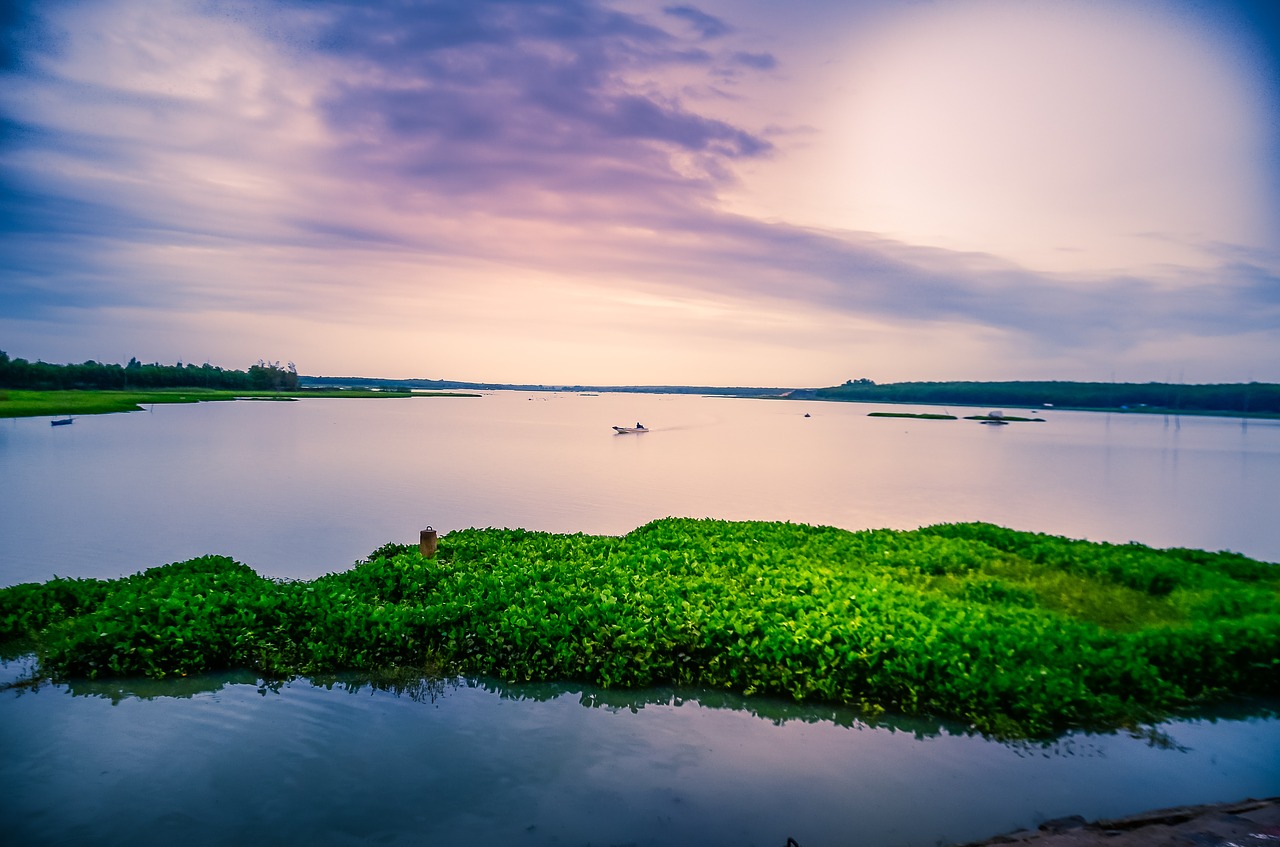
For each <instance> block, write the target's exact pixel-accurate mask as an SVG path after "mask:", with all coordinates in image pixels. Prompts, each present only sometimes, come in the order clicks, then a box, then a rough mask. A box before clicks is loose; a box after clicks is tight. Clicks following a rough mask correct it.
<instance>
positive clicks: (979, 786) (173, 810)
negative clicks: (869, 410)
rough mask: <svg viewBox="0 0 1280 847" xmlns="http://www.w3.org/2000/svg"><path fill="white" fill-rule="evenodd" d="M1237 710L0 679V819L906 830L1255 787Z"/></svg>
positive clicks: (32, 832)
mask: <svg viewBox="0 0 1280 847" xmlns="http://www.w3.org/2000/svg"><path fill="white" fill-rule="evenodd" d="M25 668H26V670H27V671H29V670H30V668H31V665H30V664H29V663H28V664H27V665H25ZM5 673H6V675H7V678H8V679H10V681H13V680H15V679H19V678H21V677H22V676H23V674H24V670H23V667H20V666H19V664H16V663H10V664H8V665H6V667H5ZM1242 708H1243V709H1244V713H1246V714H1253V713H1254V711H1255V710H1254V709H1253V708H1244V707H1242ZM1237 718H1238V716H1237V715H1230V716H1224V717H1221V718H1218V719H1200V720H1179V721H1172V722H1169V723H1167V724H1161V725H1160V726H1159V727H1157V728H1156V729H1157V730H1158V734H1152V735H1150V736H1149V737H1147V738H1135V737H1132V736H1131V735H1130V734H1128V733H1123V732H1122V733H1112V734H1090V733H1072V734H1069V735H1066V736H1064V737H1062V738H1060V739H1056V740H1054V741H1053V742H1052V743H1024V744H1007V743H992V742H991V741H988V740H986V739H983V738H981V737H979V736H975V735H973V734H971V733H969V732H968V731H967V730H966V728H965V727H963V726H955V725H952V724H947V723H943V722H936V721H927V720H903V719H900V718H895V717H892V716H888V717H885V718H883V719H877V721H875V722H872V721H869V720H863V719H862V718H860V717H859V716H858V715H857V714H856V713H854V712H852V711H849V710H843V709H838V708H831V707H825V708H810V707H806V706H802V705H798V704H795V703H789V702H785V701H776V700H768V699H764V698H757V697H752V698H743V697H740V696H737V695H733V694H730V693H725V692H715V691H701V690H683V689H678V688H662V689H650V690H645V691H615V690H602V689H598V688H594V687H590V686H581V685H551V684H539V685H513V684H508V683H503V682H500V681H496V680H492V679H484V678H479V679H476V678H451V679H445V680H439V679H429V678H428V679H423V678H418V679H416V680H415V679H412V678H410V677H409V676H407V675H406V676H405V677H403V678H398V679H395V678H382V679H369V678H367V677H366V678H362V677H359V676H355V675H339V676H334V677H327V678H316V679H294V680H288V681H264V680H261V679H258V678H256V677H254V676H253V675H252V674H244V673H230V674H214V675H203V676H198V677H187V678H184V679H178V680H172V681H161V682H155V681H147V680H115V681H111V682H104V681H92V682H91V681H83V680H77V681H73V682H70V683H67V684H61V683H60V684H56V685H51V684H47V683H40V684H38V685H37V686H36V687H34V688H11V689H10V690H9V692H7V693H5V694H3V695H0V749H3V750H4V751H5V755H4V756H2V757H0V789H3V790H0V816H3V818H4V819H5V820H6V822H7V827H8V828H7V830H6V836H11V837H12V838H13V840H14V843H33V844H34V843H90V842H91V843H94V844H100V845H115V844H119V845H126V844H127V845H130V847H138V845H150V844H155V845H162V844H163V845H169V844H173V843H189V844H209V845H214V844H227V843H256V842H258V841H260V840H261V836H262V834H263V833H271V836H272V839H273V841H277V842H278V843H284V844H300V845H302V844H306V845H311V844H316V843H350V844H357V843H371V842H374V841H387V842H394V843H405V844H432V843H436V844H439V843H455V842H456V843H464V842H465V843H467V844H468V845H495V847H496V845H510V844H517V843H518V844H521V845H547V846H548V847H551V845H565V844H576V845H583V844H636V845H655V847H656V846H657V845H669V844H694V843H696V844H699V845H723V847H742V845H748V844H759V845H781V844H783V843H785V841H786V838H787V837H788V836H791V837H794V838H795V839H796V840H797V841H798V842H799V843H801V844H805V845H811V844H816V845H840V844H849V843H857V844H859V845H862V847H931V845H935V844H937V843H939V842H942V843H956V842H962V841H967V840H973V839H978V838H983V837H987V836H990V835H993V834H995V833H998V832H1007V831H1011V830H1014V829H1018V828H1022V827H1027V826H1034V825H1036V823H1038V822H1039V821H1042V820H1045V819H1048V818H1054V817H1061V816H1065V815H1071V814H1081V815H1084V816H1085V817H1088V818H1098V817H1115V816H1118V815H1121V814H1127V813H1132V812H1137V811H1140V810H1142V809H1146V808H1156V807H1160V806H1170V805H1177V804H1180V803H1189V802H1205V801H1208V800H1213V799H1239V798H1242V797H1246V796H1251V795H1253V796H1262V795H1263V794H1268V793H1272V794H1273V793H1275V788H1276V786H1277V785H1280V762H1277V761H1276V759H1275V756H1274V750H1275V749H1278V748H1280V721H1277V720H1274V719H1260V718H1257V717H1249V718H1247V719H1244V720H1241V719H1237ZM1165 736H1167V737H1171V738H1174V739H1176V743H1173V744H1168V743H1164V737H1165ZM1153 741H1154V742H1156V743H1152V742H1153Z"/></svg>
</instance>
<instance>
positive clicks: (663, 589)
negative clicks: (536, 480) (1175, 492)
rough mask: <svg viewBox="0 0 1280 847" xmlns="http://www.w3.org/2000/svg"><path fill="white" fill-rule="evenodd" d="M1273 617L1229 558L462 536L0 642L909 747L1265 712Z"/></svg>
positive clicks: (194, 578)
mask: <svg viewBox="0 0 1280 847" xmlns="http://www.w3.org/2000/svg"><path fill="white" fill-rule="evenodd" d="M1277 600H1280V571H1277V570H1276V568H1275V567H1274V566H1270V565H1265V564H1262V563H1259V562H1254V561H1251V560H1249V559H1246V558H1244V557H1242V556H1237V555H1234V554H1210V553H1203V552H1199V551H1191V550H1165V551H1161V550H1152V549H1150V548H1146V547H1142V546H1140V545H1133V544H1130V545H1109V544H1091V543H1087V542H1079V541H1070V540H1068V539H1063V538H1054V537H1051V536H1044V535H1037V534H1033V533H1022V532H1014V531H1011V530H1005V529H1001V528H999V527H995V526H991V525H988V524H951V525H942V526H936V527H928V528H924V529H921V530H917V531H913V532H892V531H887V530H880V531H869V532H856V533H855V532H846V531H843V530H837V529H832V528H826V527H809V526H802V525H795V524H787V523H756V522H743V523H732V522H726V521H710V520H704V521H696V520H687V519H667V520H661V521H655V522H654V523H651V524H648V525H646V526H643V527H640V528H639V529H637V530H635V531H634V532H632V533H630V534H629V535H627V536H625V537H623V538H614V537H606V536H586V535H581V534H576V535H554V534H550V533H536V532H526V531H523V530H496V529H490V530H463V531H459V532H454V533H450V534H449V535H447V536H446V537H445V538H443V539H441V544H440V552H439V555H438V556H437V557H436V558H434V559H424V558H422V557H421V556H420V555H418V553H417V552H416V551H414V550H413V549H412V548H406V546H405V545H388V546H386V547H383V548H380V549H379V550H378V551H375V554H374V555H373V556H371V557H370V558H369V559H367V560H365V561H362V562H360V563H357V565H356V566H355V567H353V568H352V569H351V570H349V571H346V572H343V573H336V574H328V575H326V576H324V577H320V578H319V579H316V580H313V581H310V582H281V581H273V580H267V579H263V578H262V577H259V576H258V575H257V574H255V573H254V572H253V571H252V570H251V569H250V568H248V567H247V566H245V565H242V564H239V563H236V562H233V561H231V560H230V559H226V558H222V557H216V556H208V557H203V558H199V559H193V560H191V561H188V562H181V563H177V564H173V565H167V566H164V567H159V568H152V569H150V570H148V571H144V572H142V573H139V574H136V575H134V576H132V577H128V578H125V579H121V580H111V581H101V580H52V581H50V582H48V583H45V584H43V585H20V586H13V587H11V588H6V589H0V639H3V638H5V637H14V636H25V637H29V638H31V639H32V640H33V641H34V642H35V644H36V648H37V650H38V652H39V655H40V661H41V668H42V670H44V671H45V672H47V673H49V674H51V675H55V676H56V677H57V678H75V677H88V678H99V679H102V678H116V679H119V678H129V677H134V676H146V677H152V678H168V677H177V678H183V677H186V678H190V677H193V676H195V675H197V674H200V673H203V672H207V671H209V670H215V669H220V668H234V667H245V668H250V669H252V673H253V674H254V675H256V676H261V677H264V678H267V679H291V678H294V677H296V676H299V675H304V676H308V677H311V678H315V679H319V678H322V677H323V676H324V675H333V674H337V673H339V672H355V673H360V674H364V675H365V678H366V679H367V680H368V681H367V683H366V684H368V685H371V686H375V685H379V684H381V685H385V686H387V690H395V689H396V688H397V686H399V687H400V688H401V689H403V690H405V691H406V692H409V691H411V690H419V691H420V693H421V696H425V697H431V696H433V694H432V693H431V691H430V690H429V689H411V688H406V686H412V685H413V683H410V682H408V681H407V677H403V676H402V677H400V681H399V682H397V676H396V674H397V671H395V669H396V668H410V669H414V671H425V673H423V674H422V676H425V677H435V678H448V677H451V676H455V675H456V674H457V673H461V672H465V673H468V674H482V675H490V676H495V677H499V678H501V679H503V680H506V681H508V682H522V683H527V682H539V681H551V680H574V681H577V682H579V683H590V684H593V685H598V686H600V687H601V688H602V689H608V690H609V691H623V692H632V691H636V690H643V689H650V688H652V687H653V686H656V685H675V686H686V687H690V688H697V689H699V690H702V691H708V690H709V691H725V692H730V693H734V694H745V695H763V696H768V697H780V698H786V699H790V700H792V701H795V702H804V703H810V704H811V703H826V704H839V705H838V706H834V707H833V706H828V707H821V708H825V709H827V710H828V711H829V713H830V718H828V719H831V720H837V721H843V720H848V721H854V720H857V721H865V722H871V721H875V720H877V719H878V718H877V716H878V715H880V714H882V713H887V712H888V713H896V714H905V715H912V716H915V717H916V718H918V719H919V720H920V722H921V723H919V724H918V725H917V726H916V727H913V728H912V729H911V730H910V731H912V732H918V733H924V734H929V733H932V732H937V731H939V727H940V726H941V725H940V724H937V722H936V721H935V720H934V719H933V718H931V717H930V716H933V715H943V716H949V717H950V718H952V719H955V720H957V721H960V722H961V724H960V725H962V726H964V727H965V729H963V730H961V731H964V732H969V731H974V732H981V733H986V734H990V735H994V736H999V737H1015V738H1016V737H1021V738H1026V737H1052V736H1054V735H1056V734H1058V733H1060V732H1062V731H1063V730H1066V729H1069V728H1090V727H1102V728H1105V727H1117V726H1138V725H1143V724H1149V723H1151V722H1153V721H1155V720H1158V719H1160V718H1162V717H1164V716H1167V715H1169V714H1173V713H1176V712H1177V711H1178V710H1180V709H1184V708H1192V707H1194V708H1203V707H1204V706H1205V704H1209V703H1212V702H1215V701H1218V700H1221V699H1223V698H1224V697H1225V696H1227V695H1228V694H1237V695H1238V694H1250V693H1252V694H1257V695H1274V694H1276V693H1280V613H1278V612H1277V608H1280V604H1278V603H1277ZM388 669H391V670H388ZM433 669H434V673H432V670H433ZM379 674H387V675H388V676H386V678H385V679H383V681H382V682H379V681H378V680H379V679H380V677H379V676H378V675H379ZM131 684H133V683H131ZM267 688H269V686H267ZM264 690H265V689H264ZM521 696H534V695H530V694H523V695H521ZM549 696H553V695H549ZM612 696H613V695H612V694H610V695H609V697H612ZM643 699H644V696H643V695H633V694H630V693H624V694H622V695H620V703H621V704H622V705H621V706H620V707H622V708H639V707H641V706H642V705H643V703H642V702H641V701H643ZM761 702H762V703H763V702H766V701H761ZM748 708H749V709H758V710H760V711H761V714H762V716H767V715H766V714H765V713H766V712H775V714H776V716H775V717H771V718H770V719H775V720H788V719H795V718H793V717H790V716H789V715H788V714H787V713H786V712H785V711H777V707H775V706H772V705H769V706H764V705H760V706H750V707H748ZM805 708H807V707H805ZM846 708H851V709H855V710H856V712H851V713H849V714H854V715H856V716H857V717H856V718H855V717H842V716H844V715H846V712H844V711H842V710H843V709H846Z"/></svg>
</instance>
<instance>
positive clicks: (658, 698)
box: [0, 655, 1280, 756]
mask: <svg viewBox="0 0 1280 847" xmlns="http://www.w3.org/2000/svg"><path fill="white" fill-rule="evenodd" d="M0 667H4V668H5V669H6V670H7V671H8V673H6V680H5V681H4V682H2V683H0V692H5V693H11V694H13V695H14V696H21V695H22V694H25V693H35V692H38V691H40V690H41V689H43V688H52V689H55V690H62V691H65V692H66V693H67V694H70V695H71V696H72V697H88V698H99V699H104V700H107V701H109V702H110V703H111V704H112V705H119V704H120V703H121V702H123V701H125V700H131V699H132V700H155V699H176V700H184V699H186V700H189V699H192V698H195V697H198V696H200V695H208V694H214V693H216V692H219V691H221V690H223V689H224V688H227V687H228V686H252V687H254V688H256V690H257V693H258V694H259V695H261V696H267V695H269V694H274V695H279V694H281V693H282V691H284V690H285V689H286V688H288V687H291V686H294V685H308V686H310V687H312V688H315V689H322V690H325V691H334V692H341V693H346V694H375V693H376V694H385V695H391V696H392V697H396V698H404V699H406V700H409V701H412V702H415V703H422V704H435V703H437V702H438V701H440V700H441V699H443V698H446V697H448V696H450V695H451V694H453V693H456V692H457V691H459V690H460V689H475V690H477V691H482V692H485V693H488V694H491V695H494V696H495V697H497V698H498V699H499V700H502V701H511V702H515V703H522V702H530V703H548V702H552V701H557V700H561V699H565V700H576V701H577V702H578V704H579V705H580V706H582V707H583V708H586V709H599V710H604V711H607V712H611V713H620V712H626V713H630V714H633V715H636V714H640V713H641V712H642V711H644V710H645V709H646V708H651V709H652V708H655V707H656V708H658V709H660V710H667V709H679V708H682V707H686V706H687V707H689V708H692V709H699V710H710V711H728V712H735V713H739V714H742V715H749V716H750V717H751V718H754V719H757V720H760V721H763V722H766V723H768V724H770V725H772V726H775V727H783V726H786V725H788V724H796V723H798V724H813V725H817V724H823V725H828V726H832V727H841V728H845V729H854V730H882V731H885V732H888V733H890V734H898V733H902V734H905V735H909V736H911V737H912V738H914V739H916V740H921V741H923V740H926V739H932V738H938V737H942V736H947V737H955V738H975V739H981V740H982V741H985V742H988V743H995V744H1000V745H1003V746H1005V747H1008V748H1009V749H1012V750H1015V751H1018V752H1019V753H1020V754H1024V755H1040V756H1079V755H1083V754H1084V753H1083V749H1084V748H1083V747H1082V745H1085V744H1087V740H1088V739H1089V738H1093V737H1099V736H1121V735H1123V736H1127V737H1129V738H1131V739H1134V740H1138V741H1142V742H1143V743H1144V744H1146V745H1147V746H1148V747H1151V748H1154V749H1160V750H1169V751H1175V752H1188V750H1189V748H1188V747H1186V746H1185V745H1183V744H1181V743H1179V742H1178V741H1177V739H1176V738H1175V737H1174V735H1173V732H1174V731H1176V727H1177V726H1178V725H1185V724H1187V723H1197V724H1209V725H1213V724H1217V723H1218V722H1220V721H1221V722H1246V723H1247V722H1250V721H1258V720H1270V721H1275V720H1277V719H1280V700H1268V699H1265V698H1256V697H1255V698H1237V699H1234V700H1231V701H1227V702H1224V703H1219V704H1214V705H1212V706H1209V707H1204V708H1202V709H1199V710H1197V711H1195V712H1187V713H1185V714H1182V715H1181V716H1180V717H1179V718H1178V719H1177V720H1175V721H1166V722H1163V723H1160V724H1158V725H1146V726H1142V727H1136V728H1129V729H1119V730H1102V731H1099V730H1073V731H1071V732H1066V733H1063V734H1062V735H1059V736H1057V737H1052V738H1039V739H1005V738H992V737H990V736H987V735H984V734H983V733H981V732H978V731H976V730H974V729H973V728H972V727H971V726H969V725H967V724H965V723H962V722H959V721H949V720H942V719H937V718H931V717H924V716H907V715H896V714H892V713H882V714H877V715H867V714H864V713H862V712H860V711H858V710H857V709H854V708H851V707H846V706H840V705H833V704H823V703H797V702H795V701H792V700H783V699H775V698H771V697H762V696H759V695H753V696H750V697H747V696H744V695H742V694H737V693H734V692H731V691H719V690H714V689H696V688H677V687H671V686H667V687H656V688H644V689H614V688H600V687H598V686H593V685H585V684H582V683H572V682H541V683H510V682H504V681H502V680H499V679H495V678H491V677H461V676H457V677H434V676H424V675H422V674H421V673H420V672H414V671H412V670H404V669H400V670H391V671H388V672H382V673H378V674H373V675H370V674H361V673H341V674H330V675H324V676H314V677H291V678H288V679H263V678H261V677H259V676H258V675H257V674H255V673H253V672H251V671H247V670H234V671H223V672H218V673H203V674H193V675H190V676H183V677H176V678H170V679H148V678H141V677H139V678H125V679H119V678H117V679H106V680H90V679H73V680H66V681H59V682H56V683H55V682H53V681H51V680H50V679H49V678H47V677H44V676H41V675H40V673H39V670H38V667H37V663H36V661H35V658H34V656H30V655H26V656H21V657H18V658H16V659H12V660H9V661H6V662H4V663H3V664H0Z"/></svg>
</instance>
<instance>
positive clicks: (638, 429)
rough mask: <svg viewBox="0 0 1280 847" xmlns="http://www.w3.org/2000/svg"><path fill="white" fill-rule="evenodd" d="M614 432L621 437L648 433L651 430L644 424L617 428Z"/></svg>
mask: <svg viewBox="0 0 1280 847" xmlns="http://www.w3.org/2000/svg"><path fill="white" fill-rule="evenodd" d="M613 431H614V432H616V433H618V434H619V435H625V434H627V433H629V432H648V431H649V428H648V427H646V426H645V425H644V424H641V423H637V424H636V425H635V426H615V427H614V428H613Z"/></svg>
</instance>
